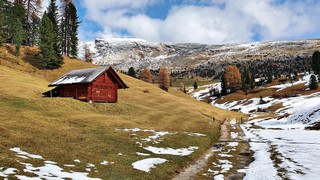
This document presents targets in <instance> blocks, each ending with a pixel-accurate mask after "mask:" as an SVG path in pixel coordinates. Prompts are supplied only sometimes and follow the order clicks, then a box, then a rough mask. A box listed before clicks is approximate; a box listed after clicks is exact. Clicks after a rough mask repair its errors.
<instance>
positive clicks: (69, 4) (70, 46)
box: [60, 0, 80, 57]
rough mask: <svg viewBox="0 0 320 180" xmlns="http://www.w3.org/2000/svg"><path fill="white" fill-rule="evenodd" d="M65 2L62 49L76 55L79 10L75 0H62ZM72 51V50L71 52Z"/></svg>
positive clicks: (62, 23)
mask: <svg viewBox="0 0 320 180" xmlns="http://www.w3.org/2000/svg"><path fill="white" fill-rule="evenodd" d="M61 2H62V4H63V12H62V14H63V17H62V18H61V27H60V31H61V33H62V38H61V40H62V51H63V54H64V55H66V56H69V57H70V56H71V57H75V56H76V54H77V51H78V49H77V46H78V37H77V35H78V27H79V24H80V22H78V16H77V10H76V7H75V5H74V4H75V3H74V0H61ZM71 51H72V52H71Z"/></svg>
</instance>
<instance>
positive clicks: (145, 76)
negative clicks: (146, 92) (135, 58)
mask: <svg viewBox="0 0 320 180" xmlns="http://www.w3.org/2000/svg"><path fill="white" fill-rule="evenodd" d="M140 79H141V80H142V81H144V82H148V83H152V79H153V78H152V74H151V72H150V70H149V69H148V68H144V69H143V70H142V72H141V75H140Z"/></svg>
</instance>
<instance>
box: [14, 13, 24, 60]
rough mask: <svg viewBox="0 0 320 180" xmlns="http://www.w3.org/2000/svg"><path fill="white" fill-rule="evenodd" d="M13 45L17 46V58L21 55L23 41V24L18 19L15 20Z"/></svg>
mask: <svg viewBox="0 0 320 180" xmlns="http://www.w3.org/2000/svg"><path fill="white" fill-rule="evenodd" d="M12 21H13V27H12V28H13V34H12V36H13V39H12V41H13V44H14V45H15V48H16V51H15V56H19V55H20V47H21V45H22V41H23V28H22V23H21V22H20V21H19V19H18V18H16V19H13V20H12Z"/></svg>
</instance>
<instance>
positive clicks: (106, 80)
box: [60, 73, 118, 103]
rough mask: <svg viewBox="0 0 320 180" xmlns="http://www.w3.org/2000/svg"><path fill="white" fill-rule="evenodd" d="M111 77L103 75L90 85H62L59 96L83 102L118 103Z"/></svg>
mask: <svg viewBox="0 0 320 180" xmlns="http://www.w3.org/2000/svg"><path fill="white" fill-rule="evenodd" d="M111 77H112V76H109V75H108V74H107V73H103V74H101V75H100V76H99V77H98V78H96V79H95V80H94V81H93V82H92V83H90V84H70V85H62V86H61V90H60V95H61V97H73V98H75V99H79V100H85V101H90V100H91V101H102V102H112V103H115V102H117V101H118V86H117V84H115V83H114V82H115V80H113V79H112V78H111Z"/></svg>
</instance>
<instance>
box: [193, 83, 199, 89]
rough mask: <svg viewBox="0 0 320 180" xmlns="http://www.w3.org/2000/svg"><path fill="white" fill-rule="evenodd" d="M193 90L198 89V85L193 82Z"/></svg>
mask: <svg viewBox="0 0 320 180" xmlns="http://www.w3.org/2000/svg"><path fill="white" fill-rule="evenodd" d="M193 89H194V90H196V89H198V84H197V82H194V83H193Z"/></svg>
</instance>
